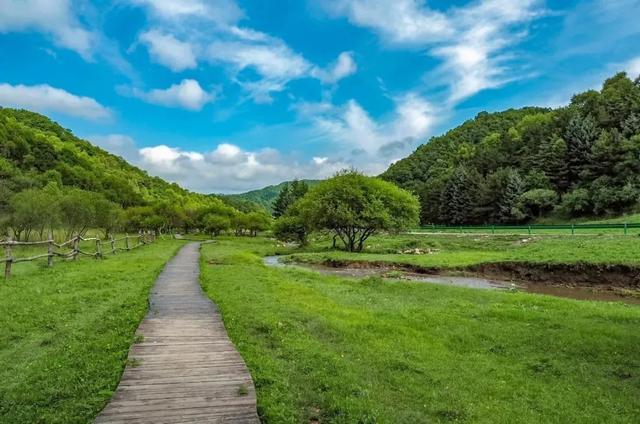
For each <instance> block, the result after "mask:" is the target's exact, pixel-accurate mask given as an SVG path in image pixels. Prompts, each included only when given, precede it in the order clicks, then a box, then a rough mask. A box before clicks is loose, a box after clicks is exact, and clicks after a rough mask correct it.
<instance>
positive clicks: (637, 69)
mask: <svg viewBox="0 0 640 424" xmlns="http://www.w3.org/2000/svg"><path fill="white" fill-rule="evenodd" d="M625 70H626V71H627V75H629V78H631V79H635V78H638V77H640V56H638V57H636V58H635V59H631V60H630V61H628V62H627V64H626V66H625Z"/></svg>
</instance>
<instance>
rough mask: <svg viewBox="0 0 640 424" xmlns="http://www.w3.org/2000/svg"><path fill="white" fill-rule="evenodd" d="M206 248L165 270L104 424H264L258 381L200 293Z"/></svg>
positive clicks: (187, 251) (191, 248)
mask: <svg viewBox="0 0 640 424" xmlns="http://www.w3.org/2000/svg"><path fill="white" fill-rule="evenodd" d="M199 256H200V253H199V245H198V243H190V244H188V245H186V246H185V247H183V248H182V249H181V250H180V252H178V254H177V255H176V257H175V258H173V259H172V260H171V261H170V262H169V263H168V264H167V266H166V267H165V269H164V271H163V272H162V274H160V276H159V277H158V280H157V281H156V284H155V286H154V288H153V290H152V294H151V298H150V309H149V314H148V315H147V317H146V318H145V319H144V321H142V323H141V324H140V327H139V328H138V334H139V335H140V336H142V337H143V339H142V340H141V342H140V343H136V344H134V345H133V346H132V347H131V349H130V350H129V365H127V367H126V369H125V371H124V374H123V375H122V380H121V381H120V384H119V385H118V389H117V391H116V392H115V393H114V395H113V397H112V398H111V401H110V402H109V404H108V405H107V406H106V407H105V408H104V410H103V411H102V412H101V413H100V415H99V416H98V418H97V419H96V423H125V422H126V423H154V424H161V423H167V424H168V423H259V422H260V421H259V419H258V416H257V413H256V397H255V390H254V387H253V382H252V381H251V376H250V374H249V372H248V370H247V367H246V366H245V363H244V361H243V360H242V358H241V357H240V354H239V353H238V351H237V350H236V349H235V347H234V345H233V344H232V343H231V340H229V337H228V336H227V332H226V330H225V328H224V325H223V323H222V319H221V318H220V314H219V313H218V311H217V308H216V306H215V305H214V304H213V303H212V302H211V300H209V299H208V298H207V297H206V296H205V294H204V293H203V292H202V290H201V288H200V283H199V281H198V275H199Z"/></svg>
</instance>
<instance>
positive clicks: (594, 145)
mask: <svg viewBox="0 0 640 424" xmlns="http://www.w3.org/2000/svg"><path fill="white" fill-rule="evenodd" d="M382 177H383V178H385V179H387V180H389V181H392V182H395V183H396V184H398V185H400V186H401V187H403V188H407V189H409V190H412V191H413V192H415V193H416V194H418V195H419V197H420V202H421V206H422V217H421V219H422V222H423V223H443V224H474V223H516V222H523V221H527V220H532V219H540V218H544V217H550V216H553V217H557V218H559V219H569V218H579V217H599V216H600V217H603V216H615V215H621V214H623V213H632V212H634V211H635V210H636V209H637V208H638V204H639V199H640V79H636V80H635V81H633V80H631V79H630V78H628V77H627V75H626V74H624V73H620V74H617V75H615V76H614V77H612V78H610V79H608V80H606V81H605V83H604V84H603V86H602V88H601V90H599V91H596V90H591V91H587V92H584V93H581V94H577V95H576V96H574V97H573V99H572V101H571V103H570V104H569V105H568V106H566V107H562V108H558V109H553V110H552V109H542V108H524V109H519V110H513V109H510V110H507V111H504V112H498V113H487V112H482V113H480V114H478V115H477V116H476V117H475V118H474V119H472V120H469V121H467V122H465V123H464V124H462V125H461V126H459V127H457V128H455V129H452V130H451V131H449V132H447V133H446V134H444V135H442V136H439V137H434V138H432V139H431V140H430V141H429V142H428V143H426V144H424V145H422V146H420V147H419V148H418V149H417V150H416V151H415V152H414V153H413V154H411V155H410V156H409V157H407V158H405V159H403V160H400V161H398V162H396V163H395V164H393V165H392V166H391V167H390V168H389V169H388V170H387V171H386V172H385V173H384V174H382Z"/></svg>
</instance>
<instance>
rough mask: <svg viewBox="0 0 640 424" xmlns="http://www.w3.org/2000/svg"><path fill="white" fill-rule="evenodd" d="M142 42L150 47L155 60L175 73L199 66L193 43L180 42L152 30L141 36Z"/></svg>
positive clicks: (169, 35) (171, 36)
mask: <svg viewBox="0 0 640 424" xmlns="http://www.w3.org/2000/svg"><path fill="white" fill-rule="evenodd" d="M140 41H141V42H142V43H144V44H146V45H147V46H148V48H149V53H150V55H151V57H152V58H153V60H155V61H156V62H157V63H159V64H161V65H164V66H166V67H167V68H169V69H171V70H172V71H174V72H179V71H184V70H185V69H192V68H195V67H196V66H197V62H196V55H195V53H194V51H193V46H192V45H191V43H189V42H183V41H180V40H178V39H177V38H175V37H174V36H173V35H171V34H165V33H162V32H160V31H157V30H151V31H147V32H143V33H142V34H140Z"/></svg>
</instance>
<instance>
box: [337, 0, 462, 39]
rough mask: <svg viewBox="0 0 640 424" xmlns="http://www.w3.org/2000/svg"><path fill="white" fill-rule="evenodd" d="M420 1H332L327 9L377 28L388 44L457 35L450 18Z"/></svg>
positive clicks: (354, 22)
mask: <svg viewBox="0 0 640 424" xmlns="http://www.w3.org/2000/svg"><path fill="white" fill-rule="evenodd" d="M422 3H423V2H421V1H417V0H394V1H387V0H333V1H328V2H326V4H325V7H326V8H327V9H328V10H329V12H331V13H332V14H335V15H343V16H346V17H347V18H348V19H349V21H350V22H351V23H353V24H354V25H358V26H363V27H368V28H372V29H374V30H375V31H376V32H377V33H378V34H379V35H380V36H381V37H383V39H384V40H385V41H387V42H389V43H397V44H423V43H427V42H432V41H440V40H442V39H443V38H444V37H449V36H453V35H454V33H455V32H454V29H453V28H451V26H450V22H449V19H448V18H447V17H446V16H445V15H444V14H443V13H440V12H437V11H434V10H430V9H428V8H426V7H424V6H423V4H422Z"/></svg>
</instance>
